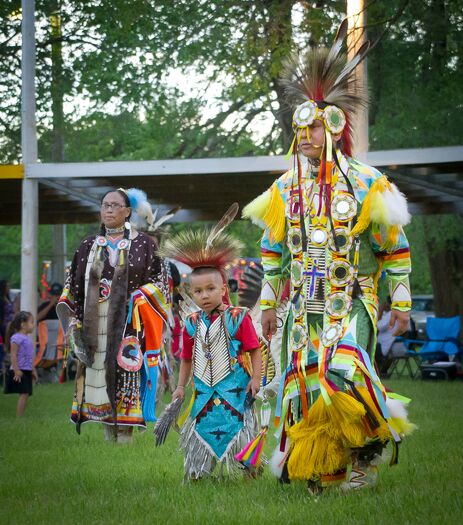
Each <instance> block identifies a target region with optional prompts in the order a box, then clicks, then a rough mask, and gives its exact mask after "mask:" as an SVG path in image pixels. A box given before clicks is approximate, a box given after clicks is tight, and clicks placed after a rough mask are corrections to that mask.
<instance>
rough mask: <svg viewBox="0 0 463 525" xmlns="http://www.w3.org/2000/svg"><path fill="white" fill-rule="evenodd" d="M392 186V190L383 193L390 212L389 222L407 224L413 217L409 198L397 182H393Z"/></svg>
mask: <svg viewBox="0 0 463 525" xmlns="http://www.w3.org/2000/svg"><path fill="white" fill-rule="evenodd" d="M391 186H392V191H385V192H384V193H383V194H382V196H383V198H384V204H385V208H386V210H387V213H388V222H389V224H390V225H397V226H405V225H406V224H408V223H409V222H410V219H411V216H410V214H409V213H408V208H407V199H406V198H405V195H404V194H403V193H401V192H400V191H399V189H398V188H397V186H396V185H395V184H393V183H391Z"/></svg>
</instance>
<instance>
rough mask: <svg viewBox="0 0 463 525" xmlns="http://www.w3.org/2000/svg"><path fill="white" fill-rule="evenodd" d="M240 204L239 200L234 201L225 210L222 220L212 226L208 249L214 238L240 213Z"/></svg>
mask: <svg viewBox="0 0 463 525" xmlns="http://www.w3.org/2000/svg"><path fill="white" fill-rule="evenodd" d="M238 210H239V206H238V203H237V202H234V203H233V204H232V205H231V206H230V207H229V208H228V210H227V211H226V212H225V214H224V216H223V217H222V218H221V219H220V221H219V222H218V223H217V224H216V225H215V226H214V227H213V228H212V230H211V233H209V235H208V237H207V239H206V249H209V248H210V247H211V246H212V243H213V242H214V240H215V239H216V238H217V237H218V236H219V235H220V233H221V232H222V231H223V230H224V229H225V228H226V227H227V226H228V225H229V224H230V223H231V222H232V221H233V219H234V218H235V217H236V214H237V213H238Z"/></svg>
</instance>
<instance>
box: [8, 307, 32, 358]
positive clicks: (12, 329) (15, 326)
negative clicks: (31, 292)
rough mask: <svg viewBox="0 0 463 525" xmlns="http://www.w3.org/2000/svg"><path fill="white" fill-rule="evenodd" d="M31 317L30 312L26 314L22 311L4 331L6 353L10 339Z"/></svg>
mask: <svg viewBox="0 0 463 525" xmlns="http://www.w3.org/2000/svg"><path fill="white" fill-rule="evenodd" d="M33 317H34V316H33V315H32V314H31V313H30V312H26V311H25V310H22V311H21V312H19V313H17V314H16V315H15V316H14V317H13V320H12V321H11V323H10V324H9V325H8V328H7V329H6V335H5V350H6V351H7V352H8V351H9V350H10V339H11V337H12V335H13V334H15V333H16V332H19V330H21V325H22V324H23V323H25V322H26V321H29V319H32V318H33Z"/></svg>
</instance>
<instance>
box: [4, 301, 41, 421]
mask: <svg viewBox="0 0 463 525" xmlns="http://www.w3.org/2000/svg"><path fill="white" fill-rule="evenodd" d="M34 327H35V321H34V316H33V315H32V314H31V313H30V312H24V311H23V312H19V313H18V314H16V316H15V317H14V318H13V320H12V321H11V323H10V325H9V327H8V330H7V335H6V346H7V349H8V348H9V350H10V354H11V367H10V370H9V371H8V374H7V377H6V381H5V394H19V399H18V404H17V407H16V416H17V417H22V416H23V415H24V412H25V410H26V405H27V400H28V399H29V396H31V395H32V379H34V381H37V372H36V370H35V368H34V367H33V360H34V345H33V343H32V340H31V338H30V337H29V336H28V334H31V333H32V332H33V331H34Z"/></svg>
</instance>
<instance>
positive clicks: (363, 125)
mask: <svg viewBox="0 0 463 525" xmlns="http://www.w3.org/2000/svg"><path fill="white" fill-rule="evenodd" d="M347 18H348V23H349V32H348V34H347V47H348V57H349V59H351V58H352V57H353V56H354V55H355V53H356V52H357V51H358V49H359V48H360V46H361V45H362V44H363V43H364V42H365V40H366V31H365V29H364V28H365V23H366V14H365V2H364V0H347ZM355 75H356V78H357V85H358V86H360V87H362V86H364V88H365V89H366V88H367V87H368V77H367V61H366V60H363V61H362V62H361V64H360V65H358V66H357V68H356V70H355ZM352 128H353V130H354V147H353V149H354V156H355V155H359V156H360V157H361V158H364V156H365V154H366V152H367V151H368V108H364V109H362V110H360V111H359V113H358V114H357V115H355V117H354V119H353V122H352Z"/></svg>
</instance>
